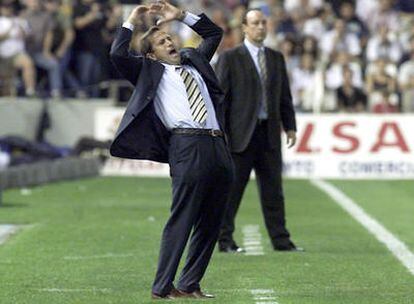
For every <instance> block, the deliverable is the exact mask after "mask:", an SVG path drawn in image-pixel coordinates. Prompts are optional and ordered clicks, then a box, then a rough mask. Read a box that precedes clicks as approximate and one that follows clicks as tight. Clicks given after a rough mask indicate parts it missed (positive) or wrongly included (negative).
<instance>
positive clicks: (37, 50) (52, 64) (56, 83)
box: [22, 0, 62, 98]
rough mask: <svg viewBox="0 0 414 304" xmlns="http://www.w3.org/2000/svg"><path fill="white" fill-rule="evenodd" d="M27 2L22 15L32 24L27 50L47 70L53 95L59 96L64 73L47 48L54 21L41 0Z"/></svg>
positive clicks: (27, 0)
mask: <svg viewBox="0 0 414 304" xmlns="http://www.w3.org/2000/svg"><path fill="white" fill-rule="evenodd" d="M25 4H26V9H25V10H24V11H23V13H22V17H23V18H25V19H26V20H27V22H28V23H29V26H30V34H29V35H28V36H27V40H26V46H27V50H28V52H29V54H30V56H31V57H32V58H33V61H34V63H35V65H36V66H37V67H38V68H40V69H43V70H45V71H46V72H47V75H48V82H49V87H50V94H51V96H52V97H53V98H59V97H60V96H61V93H62V74H61V71H60V67H59V62H58V61H57V60H56V58H55V57H54V56H53V55H52V54H51V53H50V52H49V50H48V49H47V41H46V40H47V39H50V35H52V31H53V21H52V20H51V19H50V17H49V14H48V13H47V12H46V11H44V10H43V7H42V6H41V3H40V0H26V2H25Z"/></svg>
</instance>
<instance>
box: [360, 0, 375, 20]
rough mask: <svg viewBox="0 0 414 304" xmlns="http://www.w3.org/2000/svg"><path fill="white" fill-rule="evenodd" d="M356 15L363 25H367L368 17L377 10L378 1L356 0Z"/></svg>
mask: <svg viewBox="0 0 414 304" xmlns="http://www.w3.org/2000/svg"><path fill="white" fill-rule="evenodd" d="M355 4H356V5H355V10H356V14H357V16H358V17H359V18H361V20H362V21H364V22H365V24H368V22H369V20H370V16H372V15H373V14H374V12H375V11H377V10H378V5H379V4H378V0H356V3H355Z"/></svg>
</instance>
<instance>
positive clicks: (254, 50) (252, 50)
mask: <svg viewBox="0 0 414 304" xmlns="http://www.w3.org/2000/svg"><path fill="white" fill-rule="evenodd" d="M244 45H245V46H246V47H247V50H248V51H249V54H250V56H251V57H252V59H253V62H254V65H255V67H256V70H257V73H258V74H259V78H260V77H261V73H260V65H259V51H260V50H263V51H264V46H261V47H257V46H256V45H254V44H253V43H251V42H250V41H249V40H247V39H244ZM268 73H269V71H268ZM262 94H266V92H262ZM263 103H264V100H263V97H262V100H261V101H260V109H259V115H258V118H259V119H267V117H268V115H267V113H266V110H265V108H264V107H263Z"/></svg>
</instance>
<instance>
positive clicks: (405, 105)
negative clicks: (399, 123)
mask: <svg viewBox="0 0 414 304" xmlns="http://www.w3.org/2000/svg"><path fill="white" fill-rule="evenodd" d="M411 45H412V49H411V57H410V59H409V60H407V61H405V62H404V63H403V64H402V65H401V67H400V72H399V77H398V84H399V87H400V89H401V98H402V103H401V110H402V112H405V113H408V112H414V35H413V36H412V38H411Z"/></svg>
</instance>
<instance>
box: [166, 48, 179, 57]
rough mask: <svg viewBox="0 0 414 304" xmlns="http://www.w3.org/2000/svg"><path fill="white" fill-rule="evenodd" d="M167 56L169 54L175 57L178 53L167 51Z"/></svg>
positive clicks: (173, 50)
mask: <svg viewBox="0 0 414 304" xmlns="http://www.w3.org/2000/svg"><path fill="white" fill-rule="evenodd" d="M168 54H170V55H172V56H175V55H177V54H178V53H177V51H176V50H175V49H172V50H171V51H169V53H168Z"/></svg>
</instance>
